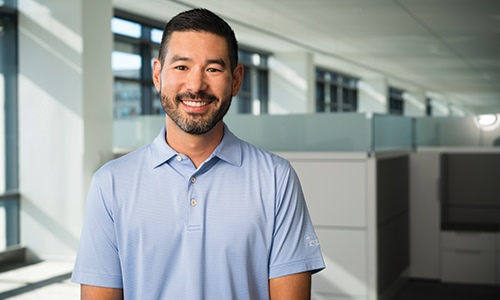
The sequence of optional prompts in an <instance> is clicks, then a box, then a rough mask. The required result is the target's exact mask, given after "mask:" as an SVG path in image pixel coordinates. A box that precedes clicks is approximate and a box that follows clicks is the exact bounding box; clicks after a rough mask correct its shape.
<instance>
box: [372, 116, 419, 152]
mask: <svg viewBox="0 0 500 300" xmlns="http://www.w3.org/2000/svg"><path fill="white" fill-rule="evenodd" d="M412 148H413V119H412V118H409V117H403V116H396V115H374V116H373V150H374V151H386V150H398V149H412Z"/></svg>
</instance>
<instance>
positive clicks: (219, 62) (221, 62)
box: [170, 55, 226, 68]
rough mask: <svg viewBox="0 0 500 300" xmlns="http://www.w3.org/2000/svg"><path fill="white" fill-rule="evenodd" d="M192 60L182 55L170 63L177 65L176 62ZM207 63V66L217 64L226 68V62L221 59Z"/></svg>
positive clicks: (209, 60) (176, 56) (210, 60)
mask: <svg viewBox="0 0 500 300" xmlns="http://www.w3.org/2000/svg"><path fill="white" fill-rule="evenodd" d="M190 60H191V59H190V58H189V57H185V56H180V55H174V56H173V57H172V58H171V59H170V63H175V62H178V61H190ZM206 63H207V65H209V64H217V65H220V66H221V67H223V68H225V67H226V63H225V62H224V60H223V59H220V58H214V59H208V60H207V62H206Z"/></svg>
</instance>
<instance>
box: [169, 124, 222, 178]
mask: <svg viewBox="0 0 500 300" xmlns="http://www.w3.org/2000/svg"><path fill="white" fill-rule="evenodd" d="M166 118H167V120H166V124H167V130H166V135H165V140H166V141H167V144H168V145H169V146H170V147H171V148H172V149H174V150H175V151H177V152H178V153H182V154H184V155H186V156H187V157H189V159H191V161H192V162H193V164H194V165H195V167H196V168H198V167H199V166H200V165H201V164H202V163H203V162H204V161H205V160H206V159H207V158H208V157H209V156H210V155H211V154H212V152H213V151H214V150H215V148H217V146H218V145H219V143H220V142H221V140H222V137H223V135H224V126H223V123H222V121H220V122H219V123H217V125H215V127H214V128H212V129H211V130H210V131H209V132H207V133H204V134H199V135H197V134H190V133H187V132H185V131H183V130H181V129H180V128H179V127H178V126H177V124H175V123H174V122H173V121H172V120H171V119H170V118H169V117H168V116H167V117H166Z"/></svg>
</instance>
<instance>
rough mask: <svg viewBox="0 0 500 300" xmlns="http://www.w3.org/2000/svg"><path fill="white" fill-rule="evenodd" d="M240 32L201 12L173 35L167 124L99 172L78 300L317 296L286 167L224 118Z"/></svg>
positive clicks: (234, 87) (305, 217)
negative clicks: (237, 132) (245, 139)
mask: <svg viewBox="0 0 500 300" xmlns="http://www.w3.org/2000/svg"><path fill="white" fill-rule="evenodd" d="M237 51H238V47H237V42H236V38H235V36H234V32H233V31H232V29H231V28H230V27H229V25H228V24H227V23H226V22H225V21H223V20H222V19H221V18H219V17H218V16H217V15H215V14H213V13H212V12H210V11H208V10H205V9H194V10H190V11H187V12H183V13H180V14H179V15H177V16H175V17H174V18H173V19H172V20H171V21H170V22H169V23H168V24H167V26H166V27H165V31H164V34H163V38H162V45H161V50H160V53H159V58H158V59H155V61H154V65H153V68H154V70H153V72H154V74H153V80H154V84H155V86H156V88H157V90H158V91H159V92H160V95H161V101H162V105H163V108H164V109H165V112H166V126H165V127H164V128H163V129H162V131H161V132H160V134H159V135H158V137H157V138H156V139H155V140H154V141H153V142H152V143H151V144H149V145H147V146H145V147H143V148H141V149H138V150H136V151H135V152H132V153H131V154H129V155H126V156H123V157H121V158H119V159H117V160H114V161H111V162H109V163H107V164H106V165H105V166H103V167H102V168H101V169H100V170H98V171H97V172H96V174H95V175H94V178H93V181H92V184H91V187H90V190H89V194H88V200H87V206H86V215H85V222H84V228H83V231H82V237H81V241H80V248H79V251H78V256H77V260H76V264H75V269H74V272H73V277H72V280H73V281H74V282H78V283H80V284H81V293H82V299H99V300H103V299H123V298H125V299H141V300H144V299H176V300H177V299H183V300H184V299H200V300H201V299H208V300H211V299H218V300H219V299H238V300H239V299H269V298H270V299H273V300H275V299H287V300H291V299H309V298H310V289H311V274H312V273H314V272H317V271H319V270H321V269H323V268H324V262H323V259H322V256H321V252H320V248H319V242H318V239H317V237H316V234H315V232H314V229H313V227H312V224H311V220H310V217H309V213H308V211H307V207H306V204H305V201H304V198H303V194H302V190H301V188H300V183H299V181H298V178H297V175H296V173H295V172H294V171H293V169H292V168H291V166H290V164H289V163H288V162H287V161H286V160H284V159H282V158H280V157H278V156H276V155H273V154H271V153H268V152H266V151H263V150H261V149H258V148H257V147H254V146H252V145H249V144H248V143H245V142H243V141H241V140H239V139H238V138H236V137H235V136H234V135H233V134H232V133H231V132H230V131H229V129H228V128H227V127H226V126H225V124H224V123H223V121H222V118H223V116H224V115H225V114H226V112H227V111H228V109H229V106H230V103H231V99H232V97H233V96H235V95H236V94H237V93H238V91H239V89H240V86H241V82H242V78H243V67H242V66H241V65H239V64H238V63H237V61H238V52H237Z"/></svg>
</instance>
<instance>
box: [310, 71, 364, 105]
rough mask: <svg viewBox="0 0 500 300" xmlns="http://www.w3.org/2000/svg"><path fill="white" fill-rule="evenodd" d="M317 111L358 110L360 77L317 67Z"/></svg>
mask: <svg viewBox="0 0 500 300" xmlns="http://www.w3.org/2000/svg"><path fill="white" fill-rule="evenodd" d="M315 80H316V84H315V88H316V92H315V112H316V113H336V112H357V110H358V95H359V94H358V82H359V78H356V77H354V76H350V75H346V74H343V73H340V72H337V71H333V70H329V69H325V68H322V67H317V68H316V79H315Z"/></svg>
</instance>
